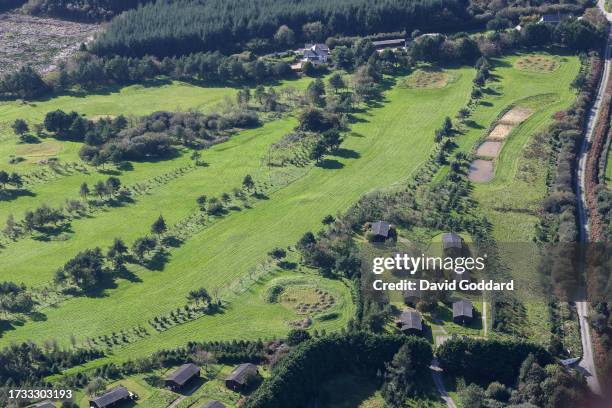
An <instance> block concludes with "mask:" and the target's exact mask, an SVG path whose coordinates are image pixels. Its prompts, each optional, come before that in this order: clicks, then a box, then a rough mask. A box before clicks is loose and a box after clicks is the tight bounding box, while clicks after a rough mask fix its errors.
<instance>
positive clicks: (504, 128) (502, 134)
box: [487, 123, 514, 140]
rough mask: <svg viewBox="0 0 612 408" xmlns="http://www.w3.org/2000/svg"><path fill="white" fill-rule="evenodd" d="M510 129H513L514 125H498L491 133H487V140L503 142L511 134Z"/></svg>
mask: <svg viewBox="0 0 612 408" xmlns="http://www.w3.org/2000/svg"><path fill="white" fill-rule="evenodd" d="M512 129H514V125H504V124H502V123H500V124H498V125H497V126H495V127H494V128H493V130H492V131H491V133H489V136H488V137H487V140H504V139H505V138H507V137H508V135H509V134H510V133H512Z"/></svg>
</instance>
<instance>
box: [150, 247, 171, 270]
mask: <svg viewBox="0 0 612 408" xmlns="http://www.w3.org/2000/svg"><path fill="white" fill-rule="evenodd" d="M169 258H170V254H169V253H168V252H166V251H157V252H156V253H155V254H154V255H153V257H152V258H151V259H149V260H148V261H146V262H145V263H144V266H145V267H146V268H147V269H150V270H152V271H163V270H164V268H165V267H166V264H167V263H168V260H169Z"/></svg>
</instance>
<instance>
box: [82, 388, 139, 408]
mask: <svg viewBox="0 0 612 408" xmlns="http://www.w3.org/2000/svg"><path fill="white" fill-rule="evenodd" d="M134 399H135V395H134V394H133V393H131V392H130V391H128V389H127V388H125V387H122V386H119V387H115V388H113V389H112V390H110V391H108V392H107V393H105V394H102V395H100V396H99V397H96V398H94V399H92V400H90V401H89V406H90V407H91V408H110V407H116V406H118V405H120V404H123V403H124V402H127V401H131V400H134Z"/></svg>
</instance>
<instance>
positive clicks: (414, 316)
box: [396, 310, 423, 335]
mask: <svg viewBox="0 0 612 408" xmlns="http://www.w3.org/2000/svg"><path fill="white" fill-rule="evenodd" d="M396 325H397V327H398V328H399V329H400V330H401V331H402V333H404V334H414V335H420V334H421V333H422V332H423V319H422V318H421V314H420V313H419V312H417V311H416V310H406V311H404V312H402V314H401V315H400V318H399V320H398V321H397V323H396Z"/></svg>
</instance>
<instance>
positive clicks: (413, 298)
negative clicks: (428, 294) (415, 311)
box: [403, 281, 423, 306]
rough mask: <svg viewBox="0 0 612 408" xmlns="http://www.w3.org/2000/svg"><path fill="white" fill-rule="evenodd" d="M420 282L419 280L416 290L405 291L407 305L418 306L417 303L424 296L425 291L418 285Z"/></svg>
mask: <svg viewBox="0 0 612 408" xmlns="http://www.w3.org/2000/svg"><path fill="white" fill-rule="evenodd" d="M419 284H420V283H419V281H417V287H416V288H415V289H414V290H408V289H407V290H405V291H404V293H403V295H404V303H406V304H407V305H412V306H416V304H417V303H419V302H420V301H421V299H422V298H423V293H422V292H421V289H420V288H419V286H418V285H419Z"/></svg>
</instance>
